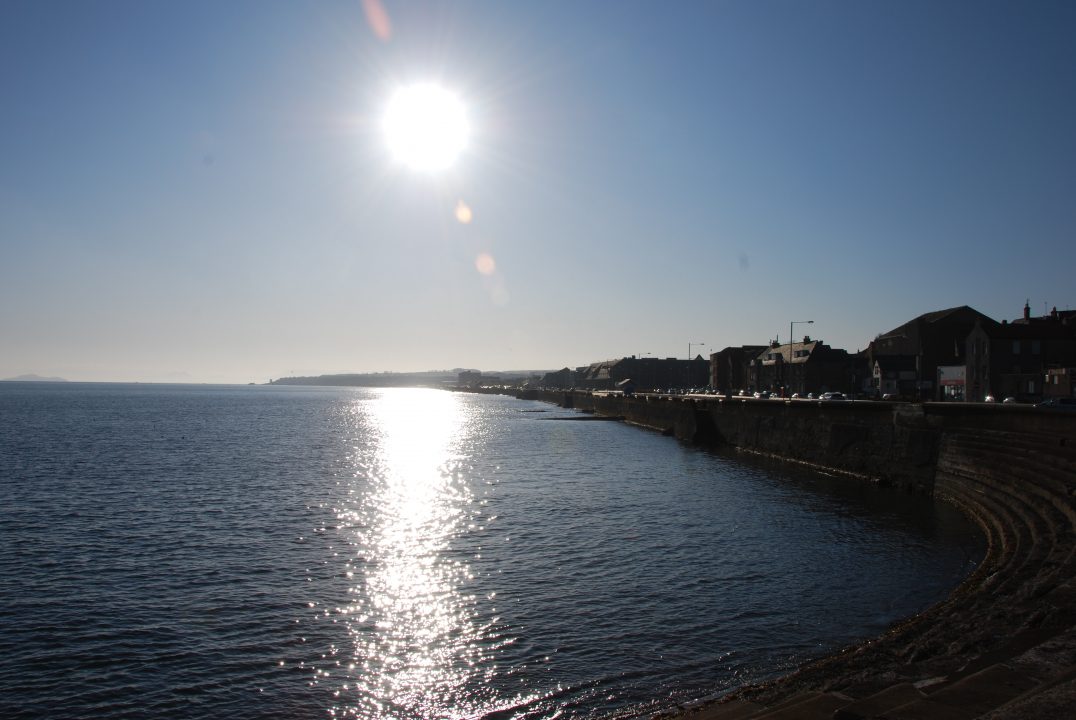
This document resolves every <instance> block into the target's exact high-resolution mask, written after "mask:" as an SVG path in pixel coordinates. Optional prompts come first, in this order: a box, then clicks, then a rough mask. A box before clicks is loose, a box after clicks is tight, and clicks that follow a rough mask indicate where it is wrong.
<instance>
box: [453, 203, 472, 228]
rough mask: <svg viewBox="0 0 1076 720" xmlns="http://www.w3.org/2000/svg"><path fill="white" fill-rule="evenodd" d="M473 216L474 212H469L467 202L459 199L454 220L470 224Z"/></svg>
mask: <svg viewBox="0 0 1076 720" xmlns="http://www.w3.org/2000/svg"><path fill="white" fill-rule="evenodd" d="M473 218H474V214H473V213H472V212H471V208H470V206H469V205H467V203H465V202H463V201H462V200H460V201H459V202H457V203H456V220H457V221H459V222H460V223H461V224H463V225H470V224H471V220H472V219H473Z"/></svg>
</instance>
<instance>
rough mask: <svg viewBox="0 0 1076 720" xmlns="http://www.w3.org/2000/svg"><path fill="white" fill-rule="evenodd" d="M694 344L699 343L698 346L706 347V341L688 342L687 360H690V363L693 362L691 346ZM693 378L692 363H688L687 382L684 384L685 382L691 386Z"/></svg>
mask: <svg viewBox="0 0 1076 720" xmlns="http://www.w3.org/2000/svg"><path fill="white" fill-rule="evenodd" d="M692 345H697V346H699V347H706V343H700V342H697V343H693V342H689V343H688V344H687V361H688V362H689V363H690V362H691V346H692ZM691 380H692V378H691V365H688V366H687V382H686V383H684V384H685V385H688V386H690V385H691Z"/></svg>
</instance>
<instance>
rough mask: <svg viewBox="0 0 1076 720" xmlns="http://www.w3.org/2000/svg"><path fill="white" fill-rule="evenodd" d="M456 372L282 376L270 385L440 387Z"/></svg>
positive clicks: (451, 381)
mask: <svg viewBox="0 0 1076 720" xmlns="http://www.w3.org/2000/svg"><path fill="white" fill-rule="evenodd" d="M456 377H457V376H456V373H449V372H417V373H393V372H386V373H367V374H345V375H315V376H313V377H284V378H279V379H277V380H272V381H270V383H269V384H270V385H348V386H353V387H441V386H443V385H445V384H447V383H455V382H456Z"/></svg>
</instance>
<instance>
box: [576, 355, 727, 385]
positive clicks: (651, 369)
mask: <svg viewBox="0 0 1076 720" xmlns="http://www.w3.org/2000/svg"><path fill="white" fill-rule="evenodd" d="M709 373H710V367H709V363H708V362H707V361H706V360H704V359H703V358H702V356H701V355H697V356H696V357H695V359H694V360H678V359H676V358H664V359H662V358H637V357H635V356H634V355H632V356H631V357H626V358H621V359H619V360H604V361H602V362H597V363H591V364H590V365H588V366H587V367H582V368H578V369H577V370H576V386H577V387H581V388H586V389H588V390H614V389H616V386H617V383H620V382H622V381H624V380H631V381H632V382H633V383H634V386H635V390H636V391H640V392H645V391H647V390H665V389H668V388H694V387H702V386H704V385H706V383H707V381H708V377H709Z"/></svg>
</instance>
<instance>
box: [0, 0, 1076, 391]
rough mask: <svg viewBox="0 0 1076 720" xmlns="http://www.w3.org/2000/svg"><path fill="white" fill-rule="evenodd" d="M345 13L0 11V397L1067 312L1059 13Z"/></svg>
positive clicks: (1063, 54)
mask: <svg viewBox="0 0 1076 720" xmlns="http://www.w3.org/2000/svg"><path fill="white" fill-rule="evenodd" d="M370 5H371V3H369V2H368V3H366V4H365V5H364V3H363V2H362V1H361V0H341V1H339V2H332V1H328V0H326V1H322V2H311V3H306V2H302V3H300V2H271V1H269V0H251V1H250V2H243V1H241V0H230V1H229V2H216V1H213V2H192V1H190V0H184V1H183V2H171V3H165V2H144V1H143V0H131V1H130V2H122V1H119V0H100V1H97V2H76V1H74V0H68V1H64V2H56V1H52V0H6V1H5V2H3V3H0V378H2V377H10V376H14V375H19V374H23V373H37V374H39V375H59V376H63V377H66V378H68V379H75V380H142V381H160V380H164V381H167V380H178V381H209V382H248V381H256V382H265V381H267V380H268V379H269V378H270V377H274V378H275V377H280V376H282V375H292V374H320V373H336V372H373V371H382V370H397V371H410V370H429V369H445V368H452V367H475V368H480V369H485V370H494V369H525V368H530V369H539V368H548V369H555V368H560V367H564V366H573V367H574V366H576V365H583V364H586V363H589V362H593V361H597V360H602V359H606V358H613V357H619V356H623V355H631V354H637V355H641V354H645V353H650V354H652V355H655V356H674V355H675V356H678V357H684V356H685V355H686V354H687V351H688V343H689V342H697V343H706V347H702V348H693V351H695V352H701V353H702V354H704V355H705V354H707V353H709V352H711V351H714V350H718V349H720V348H722V347H724V346H727V345H740V344H747V343H759V344H761V343H765V342H766V341H768V340H770V339H772V338H774V337H775V336H778V335H779V336H780V338H781V339H782V340H787V336H788V331H789V321H791V320H814V321H815V323H814V325H811V326H806V325H804V326H797V327H796V334H797V335H800V334H802V333H804V332H809V333H810V334H811V335H812V336H814V337H817V338H821V339H823V340H825V341H826V342H828V343H830V344H832V345H834V346H837V347H843V348H846V349H848V350H850V351H855V350H857V349H860V348H863V347H865V346H866V344H867V343H868V342H869V341H870V340H871V338H873V337H874V336H875V335H876V334H878V333H881V332H884V331H886V330H889V329H891V328H893V327H896V326H897V325H900V324H901V323H903V322H905V321H906V320H909V319H911V318H912V317H914V316H916V315H919V314H921V313H923V312H928V311H931V310H938V309H942V308H946V307H951V306H955V305H964V304H967V305H971V306H972V307H974V308H976V309H978V310H980V311H982V312H985V313H987V314H988V315H991V316H993V317H995V318H997V319H1002V318H1010V319H1011V318H1014V317H1017V316H1019V315H1020V313H1021V312H1022V308H1023V305H1024V301H1025V299H1028V298H1030V301H1031V306H1032V309H1033V310H1034V312H1035V313H1036V314H1041V313H1042V311H1043V304H1044V303H1047V304H1048V305H1049V306H1054V305H1056V306H1058V307H1059V308H1061V309H1064V308H1074V307H1076V41H1074V38H1076V3H1073V2H1047V1H1036V2H1004V3H998V2H945V1H944V0H942V1H938V0H931V1H929V2H914V1H912V2H863V1H859V0H857V1H851V0H849V1H847V2H825V1H823V0H818V1H814V2H800V1H799V0H786V1H767V0H761V1H754V0H752V1H746V0H745V1H742V2H709V3H704V2H584V1H580V0H573V1H571V2H546V1H543V2H532V3H525V2H492V1H491V2H452V3H425V2H394V1H393V0H384V6H383V8H384V11H385V15H386V16H387V20H388V24H387V26H386V25H384V24H378V23H376V22H375V23H371V22H370V20H369V19H368V14H367V12H365V11H366V10H367V9H368V8H369V7H370ZM374 15H376V13H374ZM379 28H380V30H381V32H380V33H379V32H378V31H377V30H378V29H379ZM385 29H388V30H389V32H388V33H386V32H384V30H385ZM426 81H432V82H437V83H439V84H441V85H443V86H444V87H445V88H448V89H449V90H450V91H451V92H453V93H456V94H457V95H458V97H459V98H460V99H461V100H462V102H463V104H464V107H465V112H466V114H467V118H468V121H469V123H470V126H471V134H470V139H469V143H468V145H467V147H466V148H465V150H464V152H463V153H462V154H461V156H460V157H459V159H458V160H457V162H456V163H455V164H454V165H452V166H451V167H450V168H448V169H447V170H445V171H442V172H440V173H433V174H428V173H427V174H422V173H416V172H415V171H412V170H410V169H408V168H406V167H404V166H402V165H401V164H400V163H399V162H398V161H396V160H395V159H394V158H393V157H392V156H391V155H390V153H389V152H388V149H387V146H386V143H385V140H384V137H383V129H382V126H381V117H382V115H383V113H384V111H385V107H386V103H387V102H388V99H389V97H390V95H391V94H392V92H393V91H394V89H396V88H397V87H399V86H401V85H407V84H410V83H415V82H426ZM461 202H462V203H464V204H465V205H466V206H467V207H468V208H470V210H471V213H472V217H471V222H469V223H462V222H460V221H459V220H457V218H456V210H457V207H458V205H459V203H461ZM479 258H482V260H481V262H479ZM490 260H492V262H490ZM480 268H481V270H482V271H484V272H482V271H480Z"/></svg>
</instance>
